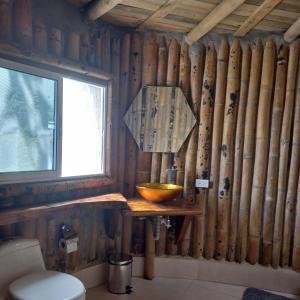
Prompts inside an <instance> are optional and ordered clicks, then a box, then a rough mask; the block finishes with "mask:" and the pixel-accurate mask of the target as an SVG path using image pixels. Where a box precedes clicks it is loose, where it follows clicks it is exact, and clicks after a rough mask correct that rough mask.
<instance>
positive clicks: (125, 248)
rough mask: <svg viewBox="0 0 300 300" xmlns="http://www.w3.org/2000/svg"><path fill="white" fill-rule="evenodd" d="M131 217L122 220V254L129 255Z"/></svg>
mask: <svg viewBox="0 0 300 300" xmlns="http://www.w3.org/2000/svg"><path fill="white" fill-rule="evenodd" d="M131 236H132V217H130V216H124V218H123V235H122V252H123V253H126V254H129V253H131Z"/></svg>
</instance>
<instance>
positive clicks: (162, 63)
mask: <svg viewBox="0 0 300 300" xmlns="http://www.w3.org/2000/svg"><path fill="white" fill-rule="evenodd" d="M167 63H168V49H167V44H166V39H165V38H164V37H161V38H160V41H159V47H158V64H157V85H158V86H165V85H166V79H167ZM161 161H162V155H161V153H153V154H152V164H151V182H160V174H161ZM166 234H167V228H166V226H165V225H164V224H161V225H160V234H159V240H158V241H156V246H155V248H156V255H158V256H160V255H163V254H165V251H166Z"/></svg>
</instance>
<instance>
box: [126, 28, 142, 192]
mask: <svg viewBox="0 0 300 300" xmlns="http://www.w3.org/2000/svg"><path fill="white" fill-rule="evenodd" d="M130 61H131V65H130V80H129V83H130V87H129V92H130V96H129V103H131V102H132V100H133V99H134V97H135V96H136V95H137V93H138V92H139V90H140V87H141V82H142V76H141V75H142V38H141V35H140V34H138V33H135V34H134V35H133V37H132V45H131V52H130ZM126 149H127V166H128V167H127V168H126V169H125V178H124V179H125V194H126V195H127V196H129V197H132V196H133V195H134V194H135V180H136V179H135V174H136V172H135V170H136V155H137V150H138V149H137V145H136V143H135V141H134V139H133V137H132V136H131V134H130V133H129V132H128V134H127V147H126Z"/></svg>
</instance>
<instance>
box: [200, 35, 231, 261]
mask: <svg viewBox="0 0 300 300" xmlns="http://www.w3.org/2000/svg"><path fill="white" fill-rule="evenodd" d="M228 51H229V46H228V43H227V41H226V40H222V42H221V45H220V49H219V53H218V60H217V78H216V96H215V103H214V117H213V125H212V129H213V133H212V146H211V164H210V182H211V186H210V189H209V191H208V202H207V226H206V227H207V228H206V237H205V238H206V242H205V257H206V258H208V259H211V258H213V256H214V253H215V246H216V224H217V199H218V184H219V174H220V156H221V145H222V134H223V119H224V104H225V95H226V78H227V69H228V58H229V57H228ZM195 219H197V218H195Z"/></svg>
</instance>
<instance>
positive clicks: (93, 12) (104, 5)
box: [85, 0, 122, 21]
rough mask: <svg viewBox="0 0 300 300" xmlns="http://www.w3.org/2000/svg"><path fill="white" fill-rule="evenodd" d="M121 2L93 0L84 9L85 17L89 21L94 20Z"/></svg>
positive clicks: (116, 0) (117, 0)
mask: <svg viewBox="0 0 300 300" xmlns="http://www.w3.org/2000/svg"><path fill="white" fill-rule="evenodd" d="M121 2H122V0H95V1H94V2H92V3H91V5H90V7H89V8H88V10H87V11H86V13H85V18H86V19H87V20H89V21H95V20H97V19H98V18H100V17H101V16H103V15H104V14H106V13H107V12H109V11H110V10H112V9H113V8H114V7H115V6H117V5H118V4H120V3H121Z"/></svg>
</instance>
